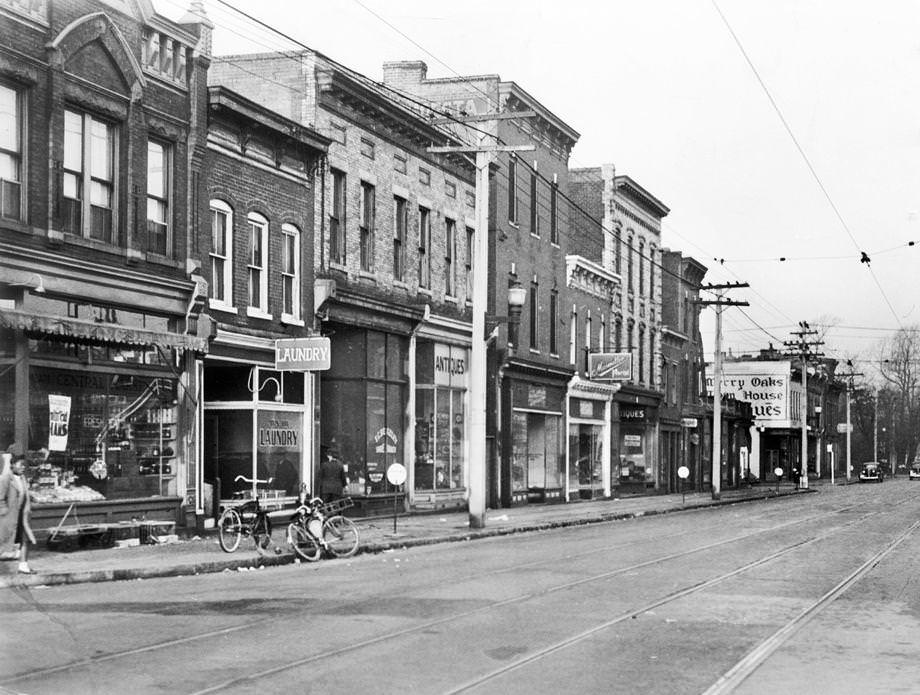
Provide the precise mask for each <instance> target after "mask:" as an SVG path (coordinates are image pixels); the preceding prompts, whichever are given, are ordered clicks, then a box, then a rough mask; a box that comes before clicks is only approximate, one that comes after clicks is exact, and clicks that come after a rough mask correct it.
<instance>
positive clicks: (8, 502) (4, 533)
mask: <svg viewBox="0 0 920 695" xmlns="http://www.w3.org/2000/svg"><path fill="white" fill-rule="evenodd" d="M25 469H26V458H25V456H22V455H14V456H13V462H12V464H11V465H10V467H9V468H6V469H5V470H4V471H3V472H2V473H0V558H6V559H16V558H17V557H18V559H19V571H20V572H22V573H24V574H31V572H32V570H31V569H30V568H29V543H35V534H33V533H32V527H31V526H30V525H29V519H30V517H31V514H32V508H31V506H30V504H29V485H28V482H27V481H26V479H25V476H24V475H23V473H25ZM17 546H18V551H17Z"/></svg>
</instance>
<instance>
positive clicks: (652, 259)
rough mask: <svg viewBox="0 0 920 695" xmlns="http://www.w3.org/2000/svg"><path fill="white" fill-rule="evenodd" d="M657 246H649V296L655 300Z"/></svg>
mask: <svg viewBox="0 0 920 695" xmlns="http://www.w3.org/2000/svg"><path fill="white" fill-rule="evenodd" d="M656 262H657V261H656V259H655V247H654V246H652V245H651V244H650V245H649V247H648V298H649V300H651V301H653V302H654V301H655V265H656Z"/></svg>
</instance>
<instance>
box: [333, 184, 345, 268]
mask: <svg viewBox="0 0 920 695" xmlns="http://www.w3.org/2000/svg"><path fill="white" fill-rule="evenodd" d="M329 260H330V261H332V262H333V263H339V264H341V265H344V264H345V172H343V171H339V170H338V169H333V170H332V207H331V209H330V210H329Z"/></svg>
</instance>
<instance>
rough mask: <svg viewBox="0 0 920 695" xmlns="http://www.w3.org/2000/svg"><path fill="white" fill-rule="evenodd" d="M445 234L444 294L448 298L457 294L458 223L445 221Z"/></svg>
mask: <svg viewBox="0 0 920 695" xmlns="http://www.w3.org/2000/svg"><path fill="white" fill-rule="evenodd" d="M445 234H446V238H445V240H444V241H445V242H446V244H445V246H446V248H445V249H444V293H445V294H446V295H447V296H448V297H453V296H454V295H455V294H456V292H457V288H456V287H455V285H456V282H455V278H454V273H455V272H456V271H455V269H454V266H455V265H456V258H457V223H456V222H454V221H453V220H452V219H450V218H447V219H446V220H445Z"/></svg>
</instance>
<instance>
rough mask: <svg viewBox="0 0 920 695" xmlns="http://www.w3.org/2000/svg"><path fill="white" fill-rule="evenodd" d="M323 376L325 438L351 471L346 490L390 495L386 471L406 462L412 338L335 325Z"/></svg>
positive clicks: (324, 442)
mask: <svg viewBox="0 0 920 695" xmlns="http://www.w3.org/2000/svg"><path fill="white" fill-rule="evenodd" d="M332 341H333V350H332V364H331V366H330V369H329V370H328V371H327V372H324V373H323V377H322V440H321V442H320V443H321V444H322V445H326V446H330V447H331V448H333V449H334V450H336V451H337V452H338V457H339V458H340V459H341V461H342V463H343V464H344V466H345V469H346V471H345V472H346V476H347V478H348V485H347V487H346V490H345V494H347V495H350V496H368V495H377V494H391V493H392V492H393V491H394V488H393V486H392V485H391V484H390V483H389V482H388V481H387V478H386V471H387V468H389V466H390V465H392V464H393V463H402V462H403V452H404V447H405V442H404V441H403V434H404V432H405V410H406V392H407V387H408V377H407V375H406V371H405V370H406V364H407V361H408V339H407V338H405V337H403V336H399V335H394V334H392V333H384V332H381V331H371V330H364V329H361V328H355V327H350V326H343V325H339V324H337V325H336V328H335V333H334V334H333V336H332Z"/></svg>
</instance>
